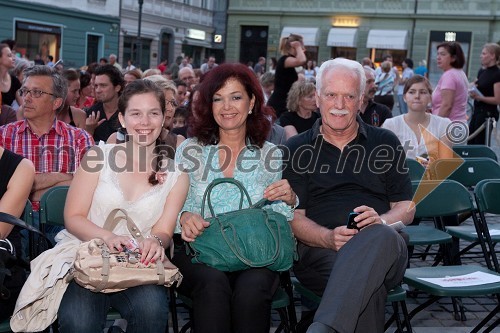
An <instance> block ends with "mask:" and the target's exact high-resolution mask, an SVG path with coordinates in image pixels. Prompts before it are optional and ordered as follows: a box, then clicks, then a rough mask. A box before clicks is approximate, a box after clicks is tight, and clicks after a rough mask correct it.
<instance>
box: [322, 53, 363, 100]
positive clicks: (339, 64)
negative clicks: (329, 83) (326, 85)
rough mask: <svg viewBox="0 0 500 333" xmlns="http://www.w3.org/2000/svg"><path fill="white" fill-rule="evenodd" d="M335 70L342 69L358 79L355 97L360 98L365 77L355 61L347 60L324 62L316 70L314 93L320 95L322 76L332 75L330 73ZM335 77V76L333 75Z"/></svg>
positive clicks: (338, 59) (337, 59)
mask: <svg viewBox="0 0 500 333" xmlns="http://www.w3.org/2000/svg"><path fill="white" fill-rule="evenodd" d="M337 68H344V69H347V70H349V71H350V72H351V73H352V74H353V75H355V76H357V77H358V79H359V91H357V92H356V95H357V96H362V95H363V94H364V92H365V86H366V76H365V71H364V69H363V66H361V64H360V63H359V62H357V61H354V60H349V59H346V58H335V59H331V60H327V61H325V62H324V63H323V64H322V65H321V67H320V68H319V70H318V73H317V75H316V92H317V93H318V95H321V86H322V84H323V77H324V75H332V71H333V70H334V69H337ZM333 75H335V74H333Z"/></svg>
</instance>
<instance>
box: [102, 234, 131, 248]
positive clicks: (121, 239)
mask: <svg viewBox="0 0 500 333" xmlns="http://www.w3.org/2000/svg"><path fill="white" fill-rule="evenodd" d="M102 240H103V241H104V243H106V245H107V246H108V249H109V250H110V251H111V253H117V252H121V251H123V247H124V246H126V245H127V244H128V243H129V240H130V236H118V235H115V234H111V235H109V236H105V237H103V238H102Z"/></svg>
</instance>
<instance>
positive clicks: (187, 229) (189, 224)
mask: <svg viewBox="0 0 500 333" xmlns="http://www.w3.org/2000/svg"><path fill="white" fill-rule="evenodd" d="M180 222H181V230H182V232H181V236H182V239H183V240H185V241H186V242H192V241H194V240H195V239H196V237H198V236H200V235H201V234H202V233H203V231H204V230H205V228H208V227H209V226H210V223H208V222H207V221H205V220H204V219H203V218H202V217H201V215H200V214H194V213H191V212H184V213H182V215H181V218H180Z"/></svg>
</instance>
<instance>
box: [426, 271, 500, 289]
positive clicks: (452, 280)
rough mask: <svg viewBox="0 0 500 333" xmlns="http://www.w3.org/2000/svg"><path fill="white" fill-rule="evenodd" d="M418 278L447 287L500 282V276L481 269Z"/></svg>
mask: <svg viewBox="0 0 500 333" xmlns="http://www.w3.org/2000/svg"><path fill="white" fill-rule="evenodd" d="M418 279H420V280H424V281H427V282H430V283H433V284H437V285H438V286H441V287H446V288H450V287H451V288H453V287H468V286H478V285H481V284H488V283H496V282H500V276H498V275H494V274H489V273H485V272H479V271H477V272H473V273H470V274H465V275H457V276H446V277H442V278H418Z"/></svg>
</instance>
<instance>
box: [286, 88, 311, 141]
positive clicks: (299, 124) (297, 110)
mask: <svg viewBox="0 0 500 333" xmlns="http://www.w3.org/2000/svg"><path fill="white" fill-rule="evenodd" d="M286 107H287V108H288V112H285V113H283V114H282V115H281V117H280V118H279V124H280V125H281V126H282V127H284V128H285V133H286V138H287V139H289V138H290V137H292V136H294V135H297V134H299V133H302V132H305V131H307V130H308V129H310V128H311V127H312V126H313V125H314V123H315V122H316V120H317V119H318V118H319V117H320V115H319V113H317V112H316V110H317V109H318V107H317V106H316V86H315V85H314V83H312V82H307V81H296V82H295V83H294V84H292V88H290V92H289V93H288V98H287V100H286Z"/></svg>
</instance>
